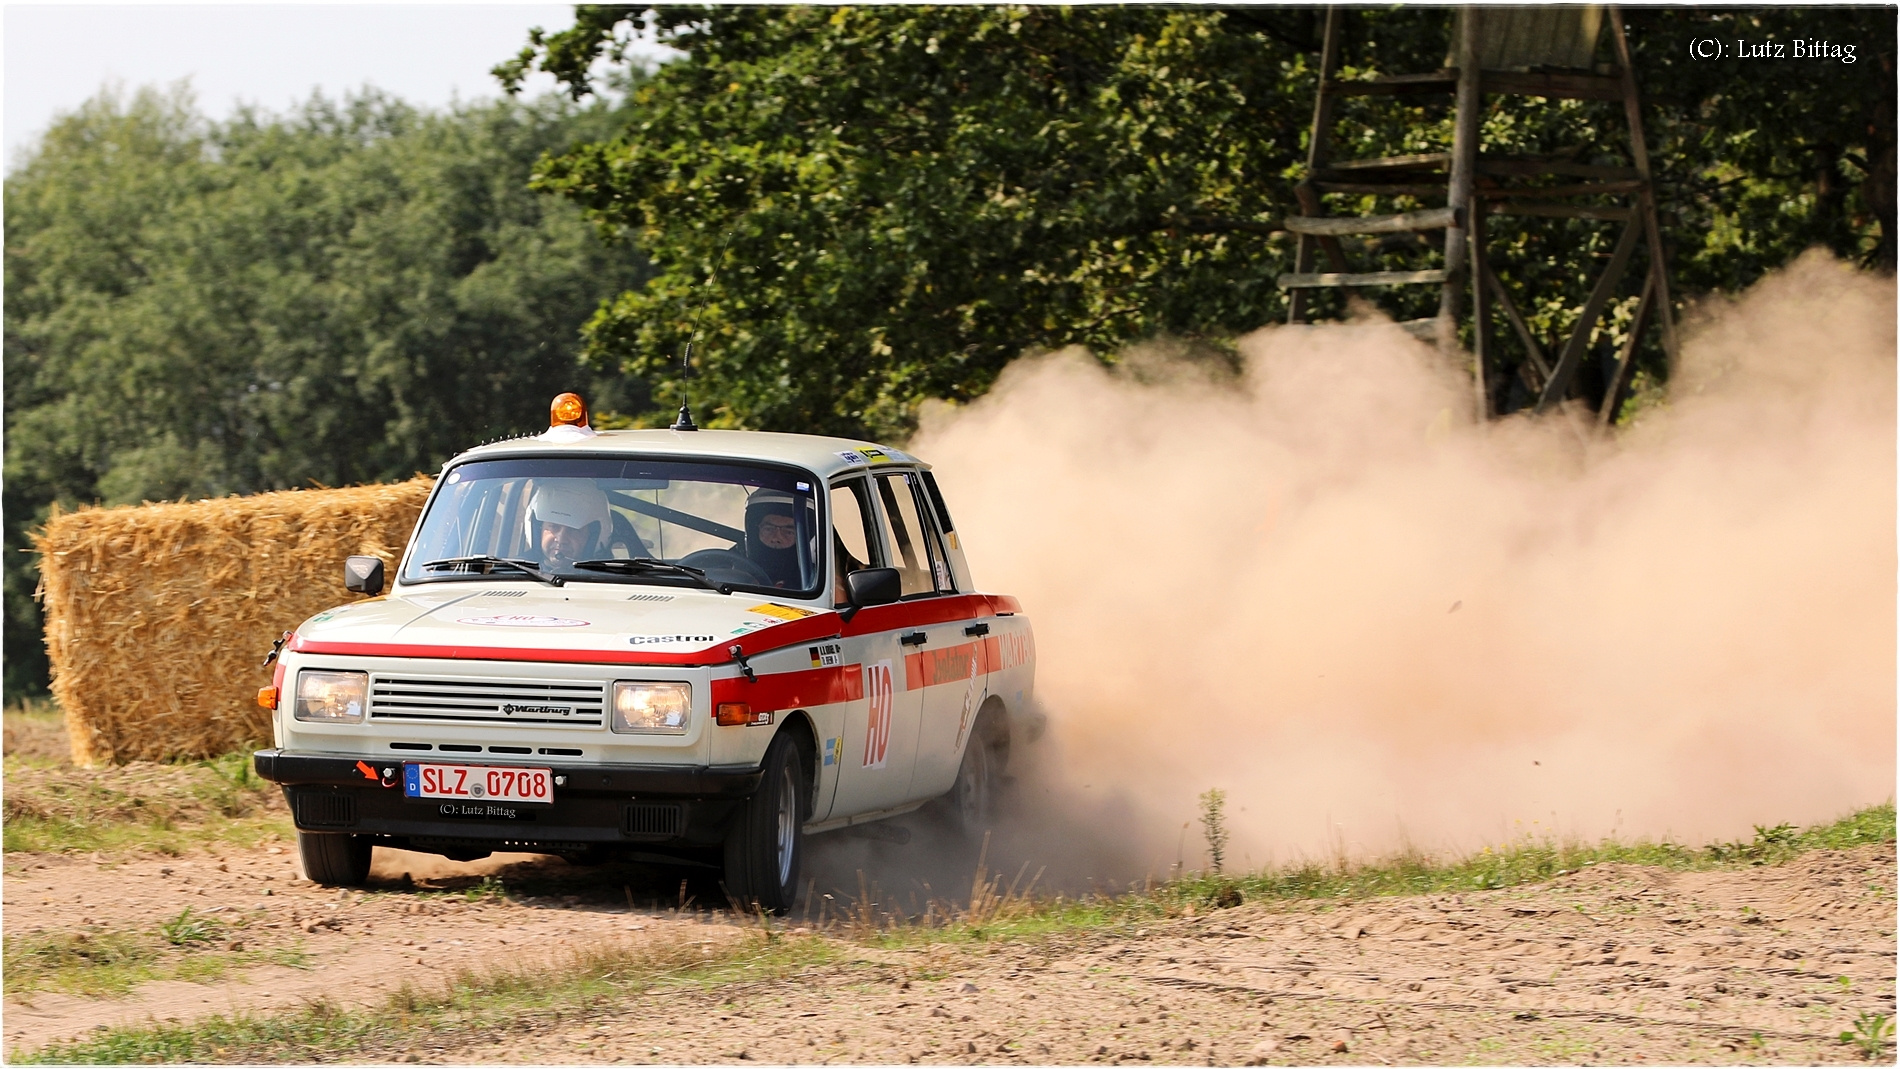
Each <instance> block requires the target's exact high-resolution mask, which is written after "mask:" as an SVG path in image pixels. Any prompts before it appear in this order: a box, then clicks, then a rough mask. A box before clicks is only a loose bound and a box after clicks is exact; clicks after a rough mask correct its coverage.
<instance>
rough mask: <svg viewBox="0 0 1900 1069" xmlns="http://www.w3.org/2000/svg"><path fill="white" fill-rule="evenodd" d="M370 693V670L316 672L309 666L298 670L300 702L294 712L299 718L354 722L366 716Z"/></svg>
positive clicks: (298, 697)
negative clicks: (365, 711) (364, 711)
mask: <svg viewBox="0 0 1900 1069" xmlns="http://www.w3.org/2000/svg"><path fill="white" fill-rule="evenodd" d="M368 696H369V673H368V672H316V671H312V670H310V669H308V668H306V669H304V670H303V671H300V672H298V673H297V705H296V708H295V711H294V712H293V713H292V715H293V716H295V717H296V718H297V719H298V720H315V721H319V722H329V723H337V722H344V721H347V722H352V723H353V722H355V721H358V720H361V719H363V706H364V705H366V704H368V700H369V699H368Z"/></svg>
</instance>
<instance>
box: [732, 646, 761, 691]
mask: <svg viewBox="0 0 1900 1069" xmlns="http://www.w3.org/2000/svg"><path fill="white" fill-rule="evenodd" d="M726 654H727V655H728V656H730V657H731V658H732V659H733V660H735V661H738V662H739V671H741V672H744V673H745V678H746V682H748V683H757V682H758V681H759V677H758V675H757V673H755V672H753V671H752V666H751V665H749V664H747V663H746V659H745V647H744V646H741V645H739V644H738V643H737V642H735V643H733V644H732V645H730V646H727V647H726Z"/></svg>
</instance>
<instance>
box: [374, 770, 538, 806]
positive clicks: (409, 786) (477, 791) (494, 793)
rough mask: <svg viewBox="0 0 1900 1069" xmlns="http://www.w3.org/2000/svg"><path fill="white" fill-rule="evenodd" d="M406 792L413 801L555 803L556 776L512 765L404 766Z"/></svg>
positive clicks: (403, 775)
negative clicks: (426, 799)
mask: <svg viewBox="0 0 1900 1069" xmlns="http://www.w3.org/2000/svg"><path fill="white" fill-rule="evenodd" d="M402 793H404V794H406V795H408V796H409V797H411V798H453V799H456V800H457V801H461V800H465V799H466V800H472V801H480V802H541V803H545V804H550V805H551V804H553V802H554V773H553V771H552V770H550V769H545V768H516V767H512V766H508V765H404V766H402Z"/></svg>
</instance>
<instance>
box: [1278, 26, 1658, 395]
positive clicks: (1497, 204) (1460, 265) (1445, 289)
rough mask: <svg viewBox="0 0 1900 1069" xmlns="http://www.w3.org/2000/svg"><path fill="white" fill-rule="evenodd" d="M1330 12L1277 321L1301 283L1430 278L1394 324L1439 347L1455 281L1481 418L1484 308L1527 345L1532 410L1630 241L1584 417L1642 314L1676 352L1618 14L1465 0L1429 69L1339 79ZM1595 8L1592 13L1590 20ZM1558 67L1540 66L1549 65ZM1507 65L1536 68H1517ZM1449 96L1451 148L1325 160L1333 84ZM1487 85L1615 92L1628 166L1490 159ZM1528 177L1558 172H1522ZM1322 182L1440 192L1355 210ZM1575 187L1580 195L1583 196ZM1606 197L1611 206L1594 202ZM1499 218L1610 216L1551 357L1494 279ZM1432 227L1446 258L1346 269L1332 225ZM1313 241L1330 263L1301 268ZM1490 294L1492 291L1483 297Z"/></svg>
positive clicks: (1491, 383)
mask: <svg viewBox="0 0 1900 1069" xmlns="http://www.w3.org/2000/svg"><path fill="white" fill-rule="evenodd" d="M1342 18H1343V16H1342V13H1341V11H1340V9H1339V8H1337V7H1332V8H1328V9H1327V11H1326V24H1325V35H1324V39H1323V42H1322V45H1321V53H1320V71H1319V91H1318V93H1317V95H1316V98H1315V101H1314V105H1313V125H1312V133H1311V136H1310V139H1309V141H1308V146H1307V156H1306V177H1305V178H1304V179H1303V180H1301V181H1300V182H1299V183H1298V184H1297V185H1296V186H1295V187H1294V196H1295V198H1296V199H1297V201H1298V204H1299V209H1300V211H1301V213H1302V214H1300V215H1296V216H1291V217H1288V218H1287V219H1286V220H1285V221H1284V224H1283V225H1284V226H1285V228H1286V229H1287V230H1288V231H1290V232H1292V233H1294V234H1296V235H1298V246H1297V250H1296V252H1295V256H1294V266H1293V271H1292V272H1291V273H1289V274H1284V275H1281V276H1280V277H1279V280H1278V282H1279V286H1280V288H1281V289H1283V290H1289V291H1291V292H1290V293H1289V296H1288V301H1287V319H1288V322H1292V323H1299V322H1304V321H1305V320H1306V317H1307V314H1308V311H1309V308H1308V304H1309V302H1308V300H1307V295H1308V294H1309V293H1310V292H1311V291H1313V290H1316V289H1343V290H1346V291H1347V292H1349V293H1350V292H1352V291H1354V290H1357V289H1360V288H1369V287H1379V286H1406V285H1436V286H1438V287H1440V296H1439V305H1438V315H1437V316H1436V317H1435V318H1431V319H1420V320H1413V321H1410V322H1407V323H1403V324H1401V326H1403V327H1405V328H1406V329H1407V330H1408V331H1410V332H1411V333H1412V334H1414V335H1415V336H1417V337H1421V338H1425V339H1427V340H1430V341H1434V342H1435V343H1436V344H1437V345H1438V346H1439V347H1440V348H1441V349H1442V350H1444V351H1445V352H1447V353H1451V352H1454V351H1455V350H1456V348H1457V328H1458V323H1459V320H1460V315H1461V311H1462V307H1461V306H1462V304H1463V298H1464V294H1465V287H1466V285H1467V283H1470V284H1471V304H1472V324H1473V330H1472V338H1473V343H1474V344H1473V349H1474V352H1473V356H1474V357H1475V361H1474V364H1475V366H1474V368H1473V372H1474V373H1473V376H1472V377H1473V381H1474V383H1475V389H1476V400H1477V404H1478V412H1479V414H1480V417H1481V418H1483V417H1488V416H1491V415H1494V414H1495V413H1496V405H1495V403H1494V398H1495V397H1496V396H1497V395H1498V388H1499V385H1500V379H1501V368H1500V367H1499V363H1500V360H1499V357H1500V356H1501V354H1500V353H1499V352H1498V351H1497V347H1496V345H1495V344H1494V343H1493V341H1492V339H1491V338H1490V330H1489V326H1490V324H1489V320H1490V318H1491V316H1492V314H1493V312H1494V311H1502V312H1503V313H1504V318H1505V319H1506V320H1507V321H1508V322H1509V323H1510V326H1511V328H1512V330H1513V332H1514V333H1515V334H1516V336H1517V339H1518V341H1519V343H1520V344H1522V345H1523V347H1524V350H1525V359H1524V360H1523V361H1522V362H1521V363H1519V364H1518V365H1517V374H1518V375H1519V376H1520V377H1521V378H1522V379H1523V381H1524V384H1525V386H1526V387H1527V388H1528V389H1529V390H1530V392H1531V394H1532V395H1533V396H1535V397H1536V399H1537V400H1536V403H1535V404H1536V411H1538V412H1543V411H1546V410H1547V409H1549V408H1551V407H1552V406H1554V405H1556V404H1557V403H1559V402H1561V401H1562V400H1563V399H1564V397H1565V396H1566V395H1567V394H1568V393H1569V391H1570V387H1571V384H1572V382H1573V381H1574V380H1575V376H1576V372H1577V369H1578V367H1579V366H1580V365H1581V364H1582V362H1583V358H1584V356H1585V355H1586V354H1587V352H1588V350H1589V344H1590V336H1591V334H1592V332H1593V331H1594V329H1595V326H1596V322H1597V320H1598V319H1599V318H1600V317H1601V316H1602V315H1603V312H1604V310H1605V309H1606V308H1607V307H1608V306H1609V304H1610V302H1611V301H1612V300H1613V299H1614V298H1615V296H1616V291H1617V287H1618V285H1619V283H1621V282H1622V280H1623V277H1624V275H1625V274H1626V273H1627V271H1628V268H1629V263H1630V260H1631V258H1632V256H1633V254H1634V252H1635V250H1636V245H1637V243H1638V241H1639V239H1640V240H1643V241H1645V242H1646V243H1647V246H1648V248H1647V252H1648V260H1649V264H1648V268H1647V271H1646V273H1645V277H1644V281H1643V288H1642V293H1641V296H1640V297H1639V298H1638V303H1637V308H1636V315H1635V319H1634V321H1633V322H1632V323H1631V325H1630V332H1629V337H1628V339H1627V340H1626V341H1625V343H1624V344H1623V346H1622V348H1621V350H1620V351H1619V353H1618V354H1617V360H1616V365H1615V370H1614V372H1613V373H1612V375H1611V376H1610V381H1609V383H1608V386H1607V388H1606V389H1605V392H1604V400H1603V403H1602V406H1601V408H1600V410H1599V412H1598V421H1599V422H1600V423H1603V424H1607V423H1608V422H1609V421H1610V420H1611V419H1612V418H1614V416H1615V412H1616V407H1617V402H1618V399H1619V395H1620V394H1621V392H1622V391H1623V389H1624V388H1625V387H1626V385H1627V380H1628V377H1629V369H1630V364H1631V362H1632V360H1633V358H1634V357H1635V353H1636V343H1637V340H1638V339H1639V338H1640V337H1641V335H1642V333H1643V331H1644V329H1645V327H1646V325H1647V322H1648V317H1649V316H1651V315H1654V316H1656V318H1657V323H1658V325H1659V326H1660V328H1661V333H1662V343H1663V349H1664V352H1665V353H1666V355H1667V357H1668V359H1669V361H1670V362H1671V364H1673V363H1674V361H1675V359H1676V355H1677V346H1676V325H1675V320H1674V317H1673V316H1672V314H1671V312H1670V303H1669V276H1668V270H1667V262H1666V261H1665V259H1664V254H1663V246H1662V234H1661V231H1660V230H1659V229H1658V227H1657V224H1656V199H1655V193H1654V187H1653V184H1652V182H1651V173H1650V166H1649V152H1648V149H1647V146H1646V145H1645V144H1644V139H1643V123H1642V108H1641V98H1640V97H1639V95H1638V93H1637V88H1636V78H1635V73H1634V71H1633V70H1632V69H1631V65H1630V51H1629V41H1628V39H1627V38H1626V37H1625V35H1624V33H1623V21H1622V16H1621V13H1620V12H1618V11H1617V10H1616V9H1615V8H1607V9H1604V8H1589V7H1585V8H1578V7H1571V8H1542V9H1536V8H1516V9H1514V8H1502V7H1466V8H1463V9H1461V10H1460V12H1459V13H1458V15H1457V18H1456V22H1455V25H1454V30H1453V49H1452V55H1451V56H1450V57H1448V58H1449V59H1451V60H1453V61H1455V62H1454V63H1453V65H1448V66H1446V67H1445V68H1443V69H1441V70H1436V71H1429V72H1426V73H1423V74H1400V75H1392V76H1387V77H1381V78H1372V79H1367V80H1360V81H1340V80H1339V79H1338V77H1337V75H1338V71H1339V49H1340V36H1341V22H1342ZM1599 19H1600V21H1598V20H1599ZM1604 23H1607V25H1608V27H1609V29H1610V35H1611V39H1612V42H1613V43H1614V46H1615V49H1616V58H1617V62H1616V63H1615V64H1614V65H1612V67H1611V68H1610V73H1607V74H1604V73H1597V71H1596V70H1593V69H1589V63H1590V58H1591V56H1592V55H1593V54H1594V52H1595V50H1596V43H1597V37H1598V35H1599V34H1600V32H1601V28H1602V25H1603V24H1604ZM1558 65H1561V66H1568V67H1570V68H1571V69H1549V68H1550V67H1552V66H1558ZM1514 67H1536V68H1538V69H1529V70H1520V69H1510V68H1514ZM1417 94H1453V95H1454V101H1455V102H1454V108H1455V111H1454V120H1453V125H1452V131H1453V132H1452V145H1451V151H1449V152H1427V153H1416V154H1412V155H1405V156H1389V157H1384V158H1381V159H1369V160H1333V159H1331V158H1330V153H1329V151H1328V149H1329V147H1330V145H1329V142H1330V140H1331V136H1332V129H1333V126H1334V111H1335V107H1336V105H1337V102H1338V101H1339V100H1340V99H1341V98H1346V97H1364V96H1411V95H1417ZM1486 94H1513V95H1521V96H1539V97H1551V98H1561V99H1583V100H1607V101H1620V102H1622V104H1623V109H1624V115H1625V118H1626V119H1627V121H1628V123H1629V138H1630V141H1629V156H1630V163H1631V165H1630V166H1627V167H1623V166H1605V165H1601V164H1592V163H1579V162H1577V161H1575V160H1574V159H1571V158H1568V157H1566V156H1563V155H1544V156H1498V155H1485V154H1483V153H1482V152H1480V146H1479V144H1478V140H1479V137H1478V122H1479V120H1480V118H1481V117H1482V115H1483V109H1484V97H1485V95H1486ZM1526 179H1556V180H1557V181H1556V182H1555V183H1554V184H1552V183H1550V182H1545V183H1543V184H1536V183H1531V182H1526V181H1525V180H1526ZM1329 193H1334V194H1351V195H1362V196H1363V195H1367V194H1370V195H1373V196H1376V197H1379V198H1390V197H1413V198H1424V199H1427V200H1431V199H1437V198H1440V197H1442V198H1443V199H1444V205H1445V206H1444V207H1442V208H1427V209H1423V210H1417V211H1408V212H1391V213H1385V214H1376V215H1365V216H1343V217H1342V216H1328V215H1326V214H1324V212H1325V209H1324V202H1323V201H1322V200H1321V198H1322V197H1323V196H1324V195H1326V194H1329ZM1585 198H1589V200H1588V202H1582V203H1580V201H1583V200H1584V199H1585ZM1602 198H1616V199H1617V200H1620V201H1622V203H1611V204H1605V203H1602ZM1497 216H1542V217H1555V218H1570V219H1590V220H1598V221H1603V222H1614V223H1622V224H1623V228H1622V233H1621V235H1620V237H1619V238H1618V240H1617V243H1616V246H1615V251H1613V252H1612V253H1611V255H1610V261H1609V263H1608V265H1606V266H1605V267H1604V269H1603V271H1602V273H1601V274H1600V275H1599V276H1598V277H1597V280H1596V282H1595V284H1594V285H1593V286H1592V288H1591V290H1590V293H1589V296H1588V297H1587V298H1586V300H1585V301H1584V305H1583V309H1582V312H1581V314H1580V316H1579V317H1578V320H1577V324H1576V327H1575V329H1573V330H1572V331H1571V333H1570V336H1569V337H1568V338H1567V339H1566V340H1565V342H1564V344H1563V347H1562V350H1561V351H1560V352H1559V354H1558V355H1557V357H1556V360H1555V361H1554V363H1553V361H1552V360H1551V358H1550V357H1549V356H1548V355H1547V354H1546V353H1545V351H1544V349H1543V347H1542V346H1541V345H1539V344H1538V342H1537V339H1536V337H1535V336H1534V335H1533V334H1532V333H1531V330H1530V328H1529V326H1528V325H1527V324H1526V322H1525V320H1524V317H1523V315H1522V313H1521V312H1520V311H1519V308H1518V305H1517V303H1516V302H1515V301H1514V300H1513V299H1512V297H1511V294H1510V291H1509V290H1508V289H1506V288H1505V286H1504V284H1503V283H1502V282H1501V281H1500V280H1499V279H1498V276H1497V274H1496V272H1495V271H1494V270H1493V269H1492V267H1491V264H1490V261H1489V259H1488V258H1487V256H1486V251H1485V250H1486V245H1487V229H1488V227H1487V220H1488V219H1489V218H1491V217H1497ZM1431 230H1443V231H1444V232H1445V246H1444V266H1442V267H1439V268H1433V269H1428V270H1418V271H1362V272H1355V271H1353V270H1352V269H1351V267H1350V266H1349V264H1348V261H1347V259H1346V250H1345V247H1344V246H1343V245H1342V243H1341V242H1340V240H1339V239H1340V238H1341V237H1346V236H1353V235H1372V234H1392V233H1404V232H1415V233H1416V232H1424V231H1431ZM1318 253H1324V254H1325V256H1326V261H1327V266H1328V267H1330V268H1331V270H1329V271H1317V270H1315V267H1316V264H1315V263H1314V261H1315V259H1316V255H1317V254H1318ZM1494 302H1495V303H1494Z"/></svg>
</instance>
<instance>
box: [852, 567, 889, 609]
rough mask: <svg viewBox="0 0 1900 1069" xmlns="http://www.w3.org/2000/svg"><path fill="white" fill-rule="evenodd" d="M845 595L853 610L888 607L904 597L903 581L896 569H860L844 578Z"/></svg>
mask: <svg viewBox="0 0 1900 1069" xmlns="http://www.w3.org/2000/svg"><path fill="white" fill-rule="evenodd" d="M844 588H845V593H846V594H848V595H849V596H850V600H851V604H852V606H854V607H855V608H859V609H862V608H865V607H867V606H870V605H889V604H890V603H891V602H893V601H896V600H897V599H898V598H901V597H903V596H904V581H903V580H902V579H901V578H899V576H898V574H897V569H896V568H860V569H858V570H857V571H855V572H852V573H851V574H850V575H847V576H845V577H844Z"/></svg>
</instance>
